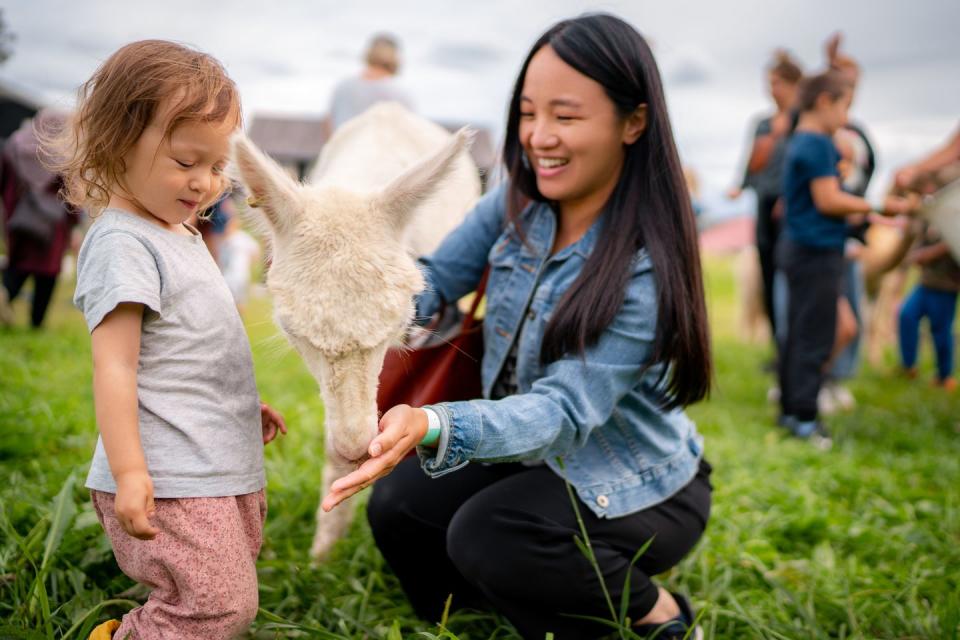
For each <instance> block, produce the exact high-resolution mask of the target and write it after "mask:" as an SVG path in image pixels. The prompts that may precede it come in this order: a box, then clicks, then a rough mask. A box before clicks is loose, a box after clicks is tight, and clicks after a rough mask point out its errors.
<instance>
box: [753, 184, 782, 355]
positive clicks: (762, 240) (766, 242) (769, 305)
mask: <svg viewBox="0 0 960 640" xmlns="http://www.w3.org/2000/svg"><path fill="white" fill-rule="evenodd" d="M778 198H779V196H776V195H761V196H758V199H757V230H756V239H757V256H758V257H759V259H760V277H761V279H762V280H763V308H764V310H765V311H766V312H767V319H768V320H769V321H770V335H771V336H776V335H777V321H776V314H775V313H774V311H773V274H774V273H776V271H777V266H776V259H775V252H776V248H777V241H778V240H779V238H780V221H779V220H776V219H774V217H773V207H774V206H775V205H776V204H777V199H778Z"/></svg>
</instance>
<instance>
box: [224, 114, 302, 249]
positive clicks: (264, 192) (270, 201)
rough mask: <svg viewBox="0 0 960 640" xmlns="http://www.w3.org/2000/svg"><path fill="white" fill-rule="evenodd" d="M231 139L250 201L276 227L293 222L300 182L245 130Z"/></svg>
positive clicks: (235, 164) (237, 165) (234, 161)
mask: <svg viewBox="0 0 960 640" xmlns="http://www.w3.org/2000/svg"><path fill="white" fill-rule="evenodd" d="M230 143H231V145H230V146H231V155H232V158H233V164H234V166H235V167H236V171H237V172H238V173H239V178H240V181H241V182H242V183H243V185H244V186H245V187H246V189H247V194H248V196H249V197H248V198H247V204H248V205H250V207H251V208H252V209H258V210H260V211H262V212H263V215H264V216H265V217H266V218H267V220H268V221H269V223H270V225H271V226H272V227H273V228H274V229H275V230H280V229H285V228H290V227H291V226H293V224H294V222H295V221H296V216H297V211H298V210H299V207H298V200H297V190H298V188H299V185H298V184H297V183H296V182H294V180H293V179H292V178H291V177H290V176H289V175H288V174H287V172H286V171H284V170H283V169H282V168H281V167H280V165H278V164H277V163H276V162H274V161H273V160H272V159H271V158H269V157H268V156H267V155H266V154H264V153H263V152H262V151H260V150H259V149H258V148H257V146H256V145H255V144H253V142H252V141H251V140H250V139H249V138H248V137H247V136H246V135H245V134H243V133H242V132H238V133H236V134H234V136H233V138H232V139H231V141H230Z"/></svg>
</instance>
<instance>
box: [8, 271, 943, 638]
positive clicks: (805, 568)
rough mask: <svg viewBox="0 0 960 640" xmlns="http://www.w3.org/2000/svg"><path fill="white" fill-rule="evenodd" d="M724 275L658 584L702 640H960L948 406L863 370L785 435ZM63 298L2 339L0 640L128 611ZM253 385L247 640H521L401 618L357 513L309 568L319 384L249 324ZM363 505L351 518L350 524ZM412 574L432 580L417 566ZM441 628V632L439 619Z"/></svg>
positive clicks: (497, 631)
mask: <svg viewBox="0 0 960 640" xmlns="http://www.w3.org/2000/svg"><path fill="white" fill-rule="evenodd" d="M732 273H733V270H732V263H731V262H729V261H727V260H723V259H710V260H708V262H707V275H706V277H707V291H708V298H709V305H710V313H711V324H712V330H713V340H714V354H715V359H716V370H717V375H716V386H715V389H714V392H713V395H712V397H711V399H710V400H709V401H708V402H704V403H702V404H700V405H697V406H695V407H692V408H691V409H690V413H691V415H692V416H693V417H694V418H695V420H696V421H697V424H698V426H699V428H700V430H701V431H702V433H703V434H704V436H705V438H706V448H707V457H708V459H709V460H710V462H711V463H712V464H713V466H714V474H713V477H712V480H713V484H714V487H715V491H714V506H713V513H712V517H711V520H710V524H709V527H708V530H707V533H706V535H705V537H704V539H703V540H702V541H701V543H700V545H699V546H698V547H697V548H696V549H695V550H694V552H693V553H692V554H691V555H690V556H689V557H688V558H687V559H686V560H685V561H684V562H683V564H682V565H681V566H680V567H679V568H678V569H677V570H675V571H673V572H671V573H670V574H668V575H665V576H662V580H663V581H664V583H665V584H667V585H668V586H669V587H670V588H671V589H674V590H680V591H682V592H684V593H687V594H689V595H690V596H691V598H692V600H693V602H694V603H695V605H696V606H697V608H698V610H700V611H701V614H702V615H701V625H702V626H703V629H704V631H705V635H706V637H708V638H717V639H729V640H733V639H738V640H739V639H745V638H768V639H774V638H776V639H801V638H802V639H807V638H811V639H826V638H844V639H846V638H849V639H854V638H901V639H907V638H911V639H912V638H917V639H920V638H937V639H941V638H942V639H948V638H950V639H954V640H956V639H957V638H960V395H954V396H948V395H945V394H944V393H943V392H942V391H940V390H938V389H934V388H931V386H930V385H929V382H928V381H929V377H930V375H931V374H932V371H933V367H932V363H931V362H930V348H929V345H927V344H925V351H924V361H923V364H922V366H921V371H922V372H923V374H924V375H922V376H921V379H919V380H914V381H908V380H905V379H903V378H900V377H898V376H897V375H896V373H895V366H894V364H895V360H894V358H893V353H892V352H891V353H889V354H888V361H887V363H886V366H885V367H883V368H880V369H870V368H865V369H864V371H863V372H862V374H861V376H860V377H859V378H858V379H857V380H855V381H854V382H853V384H852V385H851V388H852V390H853V392H854V393H855V395H856V397H857V399H858V401H859V402H858V406H857V408H856V409H855V410H853V411H852V412H849V413H847V414H843V415H838V416H835V417H833V418H831V419H830V425H831V428H832V430H833V432H834V436H835V437H834V447H833V449H832V450H831V451H829V452H821V451H818V450H816V449H814V448H813V447H812V446H810V445H809V444H807V443H804V442H798V441H794V440H790V439H787V438H785V437H784V436H783V434H782V433H781V432H780V431H779V430H778V429H777V428H776V427H774V426H772V425H773V419H774V417H775V410H774V407H773V406H771V405H769V404H767V403H766V400H765V396H766V389H767V386H768V385H769V383H770V380H769V378H768V376H767V375H765V374H763V373H762V365H763V363H764V361H765V360H767V359H768V358H769V356H770V353H769V350H768V348H766V347H765V346H763V345H745V344H742V343H740V342H738V341H737V339H736V338H735V331H734V325H735V323H734V319H735V308H734V300H735V296H734V290H733V275H732ZM71 293H72V283H70V282H64V283H62V284H61V286H60V290H59V292H58V295H57V299H56V300H55V303H54V307H53V308H52V309H51V312H50V317H49V318H48V326H47V328H46V329H45V330H44V331H42V332H34V331H30V330H28V329H25V328H23V325H24V323H25V317H26V308H25V305H24V303H23V301H20V302H19V303H18V308H17V312H18V316H19V321H20V322H19V325H18V326H17V327H14V328H11V329H2V328H0V639H2V638H73V639H76V638H84V639H85V638H86V636H87V633H88V631H89V628H90V627H91V626H92V625H93V624H95V623H96V622H99V621H102V620H104V619H106V618H108V617H118V616H119V615H121V614H122V613H123V612H124V611H126V610H128V609H129V608H131V607H133V606H136V604H137V602H138V601H142V599H143V597H144V593H143V592H142V591H141V590H140V589H138V588H136V587H134V585H133V583H132V582H131V581H130V580H128V579H127V578H126V577H125V576H123V574H121V573H120V571H119V569H118V568H117V566H116V564H115V562H114V561H113V557H112V555H111V553H110V547H109V545H108V543H107V540H106V538H105V537H104V535H103V533H102V531H101V529H100V526H99V524H98V523H97V520H96V517H95V515H94V513H93V509H92V506H91V505H90V502H89V497H88V493H87V491H86V490H85V489H84V488H83V480H84V477H85V474H86V469H87V465H88V464H89V459H90V456H91V453H92V450H93V444H94V442H95V440H96V426H95V424H94V420H93V403H92V394H91V365H90V348H89V338H88V336H87V332H86V330H85V327H84V324H83V321H82V318H81V317H80V314H79V312H78V311H76V310H75V309H73V308H72V307H71V305H70V302H69V297H70V294H71ZM246 321H247V327H248V331H249V334H250V339H251V343H252V345H253V352H254V360H255V366H256V374H257V381H258V384H259V387H260V391H261V395H262V397H263V399H264V400H265V401H266V402H269V403H270V404H271V405H273V406H274V407H276V408H277V409H278V410H280V411H281V412H282V413H283V414H284V416H285V418H286V421H287V423H288V425H289V426H290V433H289V435H288V436H287V437H286V438H284V439H282V440H281V441H279V442H276V443H274V444H271V445H269V446H268V450H267V476H268V480H269V500H270V512H269V516H268V519H267V525H266V533H265V544H264V547H263V551H262V553H261V555H260V559H259V562H258V570H259V577H260V606H261V613H260V616H259V617H258V619H257V621H256V623H255V625H254V627H253V628H252V629H251V635H252V636H254V637H257V638H344V639H346V638H350V639H354V638H356V639H359V638H371V639H374V638H383V639H388V640H397V639H399V638H408V637H416V638H438V637H439V638H460V639H461V640H465V639H467V638H469V639H471V640H473V639H485V638H504V639H506V638H517V637H518V636H517V635H516V633H515V632H514V631H513V630H512V627H511V626H510V625H509V623H508V622H506V621H505V620H503V619H500V618H498V617H496V616H494V615H491V614H489V613H484V612H463V611H461V612H457V613H455V614H453V615H451V616H450V617H449V619H448V620H446V624H445V625H443V626H438V625H437V624H431V623H428V622H425V621H421V620H417V619H416V618H415V617H414V616H413V613H412V611H411V609H410V607H409V605H408V604H407V602H406V600H405V598H404V596H403V593H402V592H401V591H400V589H399V586H398V584H397V581H396V579H395V578H394V577H393V575H392V574H391V572H390V570H389V569H388V568H387V567H386V566H385V564H384V562H383V559H382V558H381V556H380V554H379V553H378V552H377V549H376V547H375V546H374V544H373V541H372V538H371V536H370V531H369V528H368V527H367V525H366V522H365V519H364V518H363V517H358V518H357V519H356V520H355V522H354V525H353V527H352V529H351V531H350V534H349V536H348V537H347V538H346V539H345V540H343V541H342V542H341V543H340V544H339V546H338V547H337V548H336V549H335V552H334V554H333V557H332V558H331V560H330V561H329V562H328V563H326V564H325V565H322V566H320V567H312V566H311V565H310V563H309V562H308V561H307V549H308V547H309V543H310V539H311V536H312V534H313V517H314V511H315V509H316V505H317V502H318V495H317V494H318V487H319V484H320V472H321V468H322V462H323V454H322V442H323V440H322V437H321V429H322V422H323V406H322V404H321V402H320V398H319V393H318V391H317V388H316V383H315V382H314V380H313V379H312V378H311V377H310V375H309V374H308V373H307V372H306V369H305V368H304V367H303V365H302V364H301V362H300V360H299V358H298V357H297V355H296V354H295V353H294V352H293V351H292V350H291V349H290V348H288V347H287V345H286V343H285V341H283V339H282V338H279V337H278V336H277V334H276V331H275V329H274V327H273V325H272V323H271V321H270V309H269V301H268V300H267V299H258V300H255V301H254V303H253V304H252V305H251V307H250V308H249V309H248V312H247V317H246ZM364 500H365V497H364V496H361V497H360V498H359V499H358V500H355V501H354V505H356V506H359V505H360V504H361V503H362V502H363V501H364ZM425 570H429V568H427V567H425ZM434 622H435V621H434Z"/></svg>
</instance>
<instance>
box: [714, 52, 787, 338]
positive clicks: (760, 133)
mask: <svg viewBox="0 0 960 640" xmlns="http://www.w3.org/2000/svg"><path fill="white" fill-rule="evenodd" d="M802 77H803V70H802V69H801V67H800V64H799V63H798V62H797V61H796V60H795V59H794V58H793V57H792V56H791V55H790V54H789V53H788V52H787V51H784V50H782V49H778V50H777V51H775V52H774V55H773V61H772V62H771V63H770V64H769V65H768V67H767V80H768V83H769V91H770V98H771V99H772V100H773V104H774V107H775V109H776V111H775V112H774V113H773V114H772V115H770V116H766V117H764V118H761V119H760V121H759V122H757V125H756V128H755V130H754V133H753V139H752V142H751V146H750V151H749V155H748V158H747V163H746V168H745V169H744V174H743V180H742V181H741V182H740V185H739V186H738V187H735V188H733V189H731V190H730V191H729V192H728V194H727V195H728V196H729V197H731V198H737V197H739V196H740V194H741V193H742V192H743V190H744V189H753V191H754V192H755V193H756V195H757V222H756V243H757V254H758V257H759V260H760V275H761V278H762V280H763V306H764V311H765V312H766V315H767V319H768V320H769V322H770V335H771V336H775V335H776V334H777V327H776V319H775V314H774V310H773V286H774V285H773V275H774V271H775V266H774V258H773V256H774V249H775V248H776V245H777V239H778V238H779V237H780V228H781V224H782V221H781V220H780V219H779V218H780V216H779V215H777V213H776V212H775V209H776V208H777V206H776V205H777V201H778V200H779V199H780V196H781V195H782V193H783V163H784V150H785V149H786V141H787V136H788V134H789V132H790V130H791V128H792V126H793V124H794V123H793V120H794V119H795V114H794V112H793V109H794V103H795V102H796V98H797V87H798V85H799V83H800V79H801V78H802Z"/></svg>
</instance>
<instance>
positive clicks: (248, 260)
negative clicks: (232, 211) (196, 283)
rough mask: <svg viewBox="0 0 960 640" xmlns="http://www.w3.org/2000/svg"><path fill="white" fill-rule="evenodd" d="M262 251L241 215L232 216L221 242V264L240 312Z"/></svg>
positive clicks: (242, 309)
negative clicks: (247, 229) (243, 222)
mask: <svg viewBox="0 0 960 640" xmlns="http://www.w3.org/2000/svg"><path fill="white" fill-rule="evenodd" d="M226 200H230V199H229V198H226ZM231 202H232V201H231ZM261 253H262V252H261V250H260V244H259V243H258V242H257V241H256V240H255V239H254V238H253V236H251V235H250V234H249V233H247V232H246V231H244V230H243V227H241V225H240V219H239V217H238V216H235V215H234V216H230V217H229V219H228V220H227V223H226V232H225V233H224V236H223V240H222V242H221V243H220V255H219V265H220V271H222V272H223V279H224V280H226V281H227V286H228V287H230V293H231V294H233V301H234V302H236V303H237V309H238V310H239V311H240V313H243V311H244V306H245V305H246V302H247V298H248V297H249V295H250V281H251V274H252V269H253V265H254V264H255V263H256V261H257V260H259V259H260V256H261Z"/></svg>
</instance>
